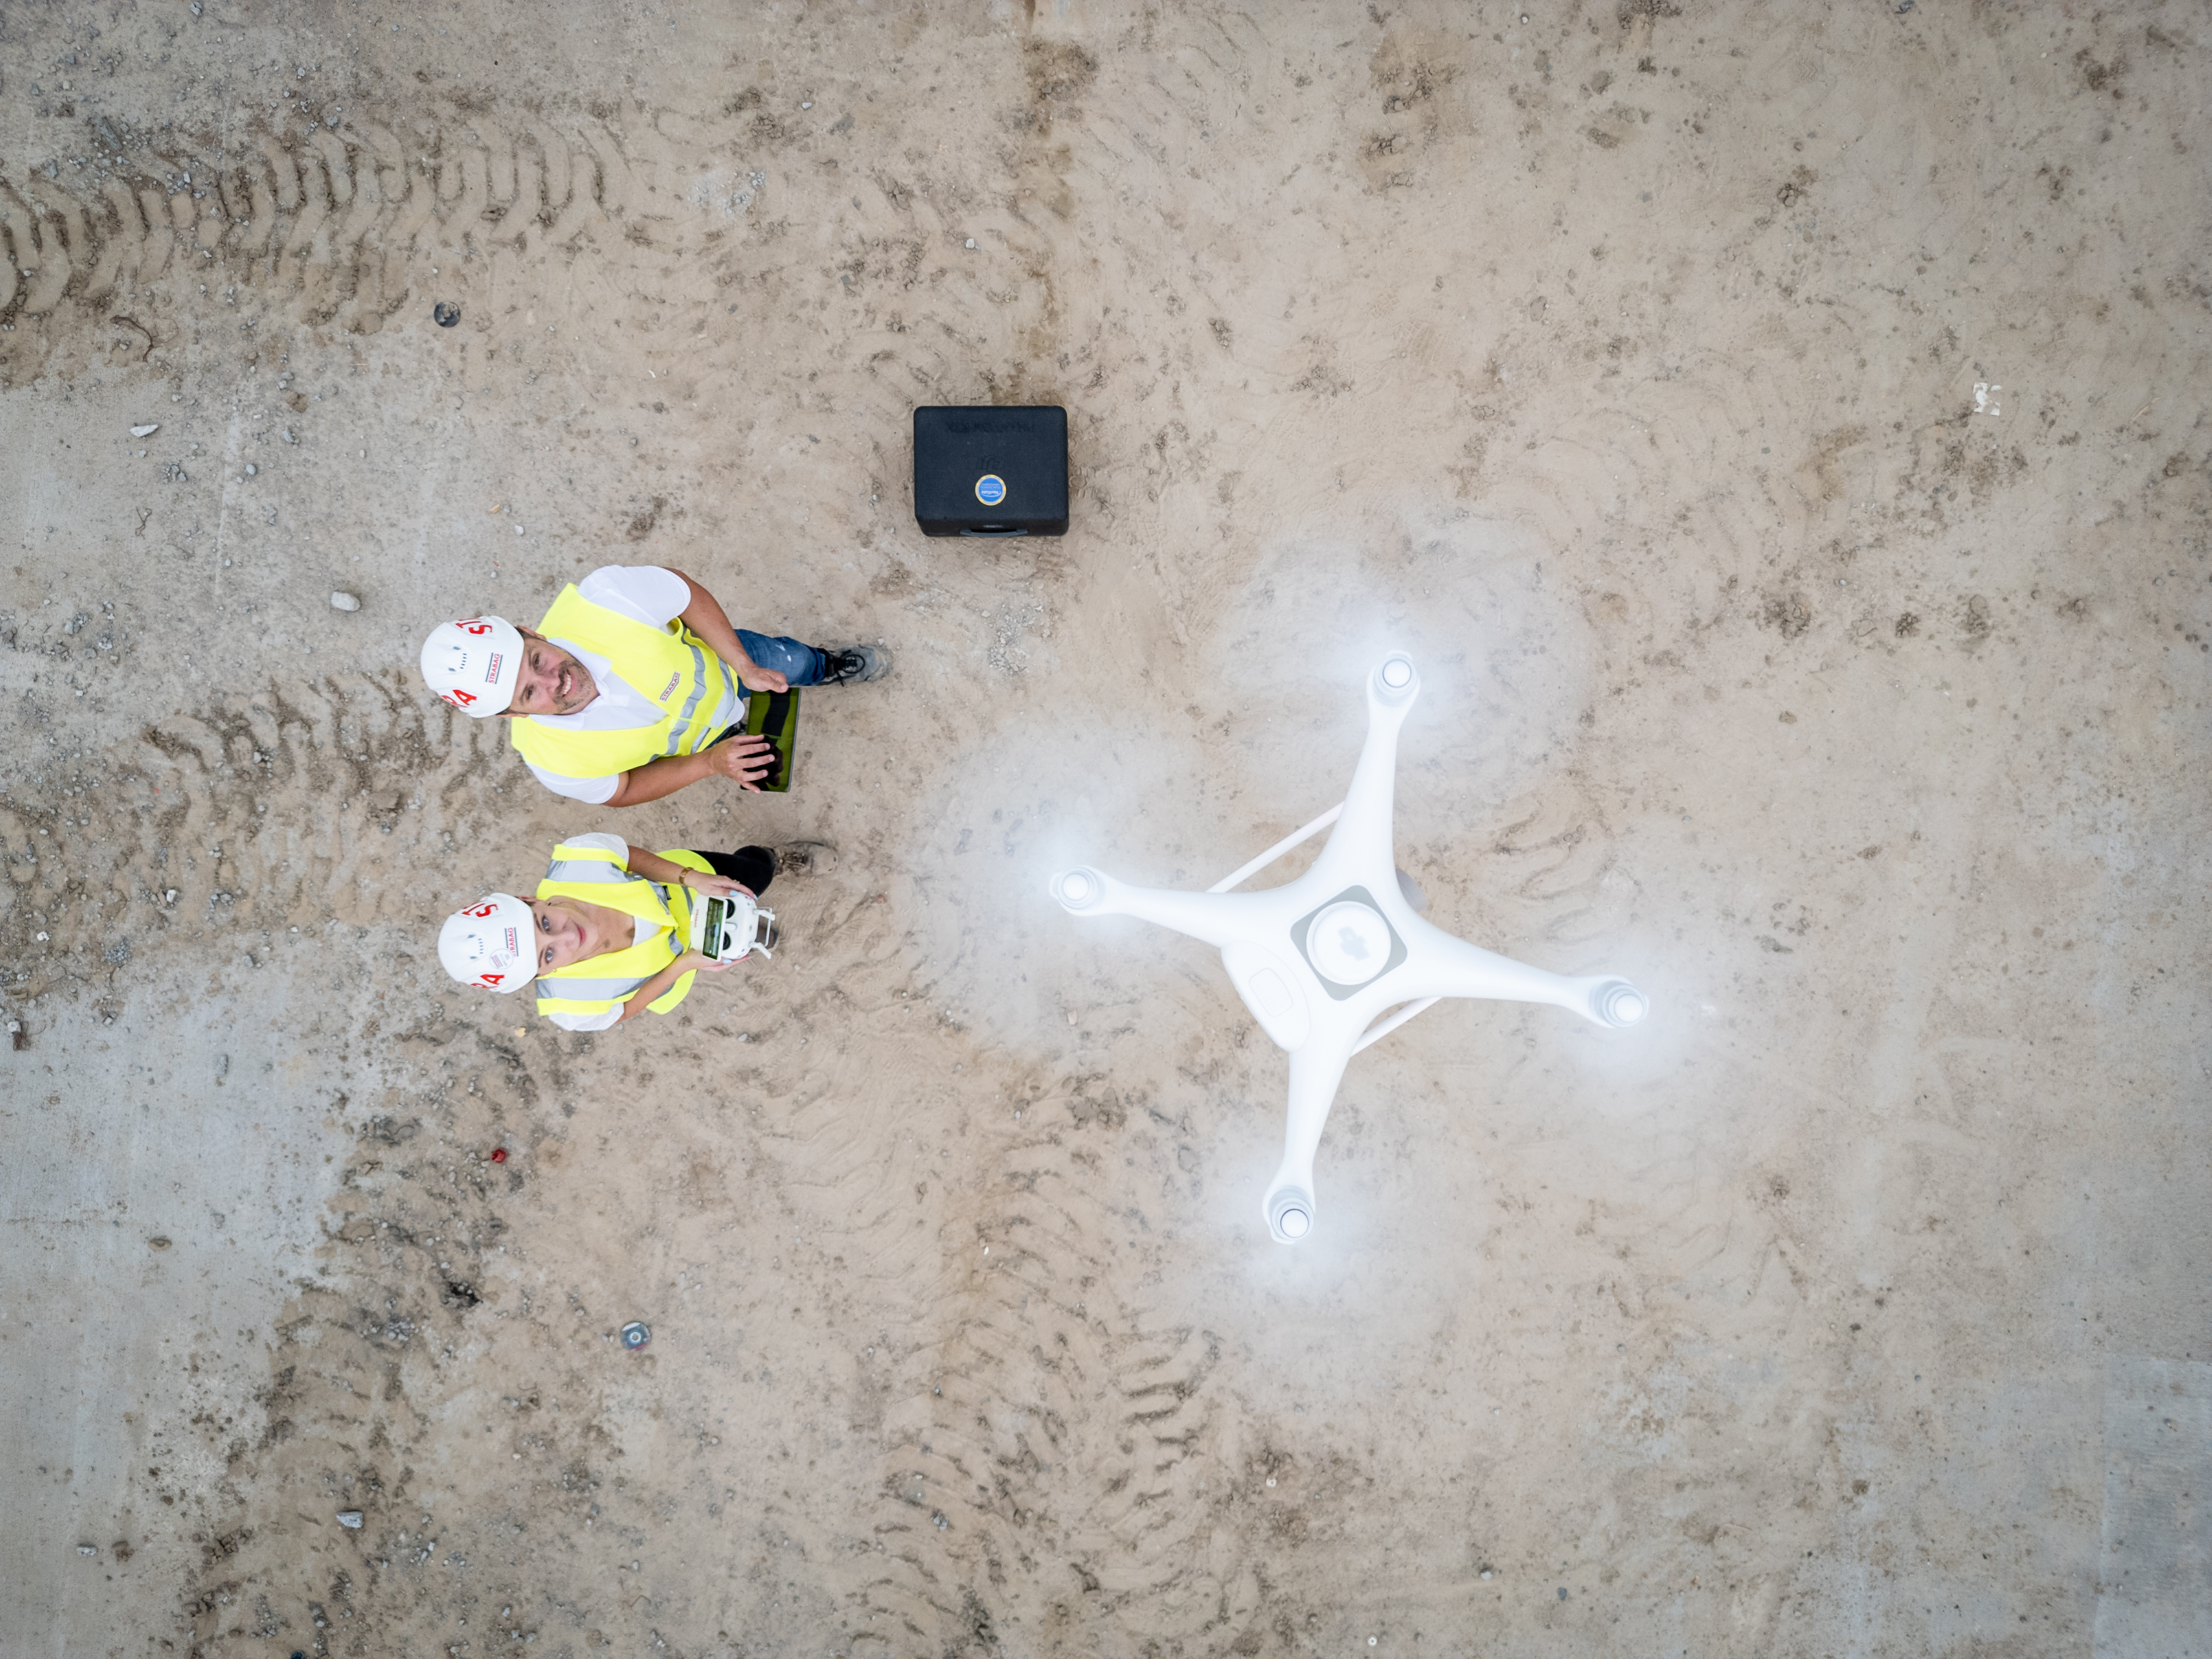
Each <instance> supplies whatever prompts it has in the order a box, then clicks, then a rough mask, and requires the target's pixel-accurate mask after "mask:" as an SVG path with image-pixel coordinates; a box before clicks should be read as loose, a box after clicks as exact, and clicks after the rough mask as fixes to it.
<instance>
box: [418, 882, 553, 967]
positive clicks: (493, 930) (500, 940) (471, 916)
mask: <svg viewBox="0 0 2212 1659" xmlns="http://www.w3.org/2000/svg"><path fill="white" fill-rule="evenodd" d="M438 960H439V961H440V962H442V963H445V964H446V971H447V973H449V974H451V975H453V977H454V978H455V979H457V980H459V981H460V982H461V983H462V984H464V985H481V986H482V987H483V988H484V989H486V990H487V991H520V989H521V988H522V987H524V986H526V985H527V984H529V983H530V981H532V980H533V979H535V978H536V977H537V976H538V967H537V962H538V921H537V919H536V918H535V917H534V916H532V915H531V914H530V907H529V906H528V905H526V904H525V903H524V902H522V901H521V900H520V899H519V898H517V897H515V896H514V895H513V894H512V893H486V894H485V895H484V896H483V897H482V898H481V899H479V900H477V902H475V903H474V904H471V906H469V908H467V909H465V910H456V911H454V912H453V915H450V916H447V918H446V925H445V926H444V927H441V928H440V929H439V930H438Z"/></svg>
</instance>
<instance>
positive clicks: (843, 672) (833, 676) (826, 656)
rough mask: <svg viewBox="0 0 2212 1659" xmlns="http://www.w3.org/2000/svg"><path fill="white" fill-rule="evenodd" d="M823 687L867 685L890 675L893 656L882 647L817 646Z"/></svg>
mask: <svg viewBox="0 0 2212 1659" xmlns="http://www.w3.org/2000/svg"><path fill="white" fill-rule="evenodd" d="M815 649H816V650H817V651H819V652H821V653H822V655H823V664H822V680H821V684H823V685H865V684H866V683H867V682H868V681H870V680H879V679H881V678H883V677H884V675H886V674H888V673H890V671H891V653H890V650H889V649H888V648H887V647H884V646H880V645H843V646H836V647H830V646H817V647H815Z"/></svg>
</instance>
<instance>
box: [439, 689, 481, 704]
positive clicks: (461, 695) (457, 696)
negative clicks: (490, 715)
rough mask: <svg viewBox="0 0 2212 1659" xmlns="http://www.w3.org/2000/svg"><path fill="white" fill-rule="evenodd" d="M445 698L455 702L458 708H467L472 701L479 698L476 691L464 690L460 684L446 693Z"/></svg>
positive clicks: (452, 702)
mask: <svg viewBox="0 0 2212 1659" xmlns="http://www.w3.org/2000/svg"><path fill="white" fill-rule="evenodd" d="M445 698H446V701H447V702H449V703H451V704H453V707H454V708H467V707H468V706H469V705H470V704H471V703H472V702H475V701H476V700H477V696H476V693H475V692H473V691H464V690H461V689H460V688H459V686H455V687H454V688H453V690H450V691H448V692H447V693H445Z"/></svg>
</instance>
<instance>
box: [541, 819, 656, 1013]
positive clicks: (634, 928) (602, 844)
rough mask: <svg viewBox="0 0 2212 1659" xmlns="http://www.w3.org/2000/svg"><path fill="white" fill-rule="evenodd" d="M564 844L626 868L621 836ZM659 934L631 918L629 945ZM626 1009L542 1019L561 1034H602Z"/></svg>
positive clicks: (573, 839)
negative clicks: (600, 852) (606, 854)
mask: <svg viewBox="0 0 2212 1659" xmlns="http://www.w3.org/2000/svg"><path fill="white" fill-rule="evenodd" d="M563 844H564V845H566V846H569V847H596V848H600V849H601V850H603V851H605V852H609V853H612V854H614V855H615V856H616V857H617V858H618V859H620V860H622V861H623V866H624V867H625V868H627V867H628V866H629V842H626V841H624V840H623V838H622V837H621V836H610V835H607V834H605V833H603V832H602V831H599V830H596V829H595V830H593V831H592V833H590V834H589V835H584V836H565V837H563ZM658 932H659V928H657V927H655V926H654V925H653V923H652V922H649V921H647V920H646V919H645V918H644V917H643V916H632V917H631V918H630V935H629V942H630V943H631V944H632V945H642V944H643V943H644V942H645V941H646V940H647V939H651V938H652V937H653V934H654V933H658ZM625 1006H628V1005H627V1004H623V1005H619V1006H616V1007H612V1008H610V1009H608V1010H607V1011H606V1012H605V1013H600V1014H548V1015H546V1016H545V1018H548V1019H550V1020H551V1021H552V1022H553V1023H554V1024H556V1025H557V1026H559V1027H560V1028H561V1029H562V1030H564V1031H604V1030H606V1029H607V1028H608V1027H609V1026H611V1025H612V1024H615V1022H616V1021H617V1020H619V1019H620V1018H622V1017H623V1007H625Z"/></svg>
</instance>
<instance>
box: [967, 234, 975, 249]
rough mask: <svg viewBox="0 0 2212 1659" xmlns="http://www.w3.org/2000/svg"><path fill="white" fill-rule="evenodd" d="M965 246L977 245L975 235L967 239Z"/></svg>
mask: <svg viewBox="0 0 2212 1659" xmlns="http://www.w3.org/2000/svg"><path fill="white" fill-rule="evenodd" d="M965 246H969V247H973V246H975V238H974V237H973V236H970V237H969V239H968V240H967V242H966V244H965Z"/></svg>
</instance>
